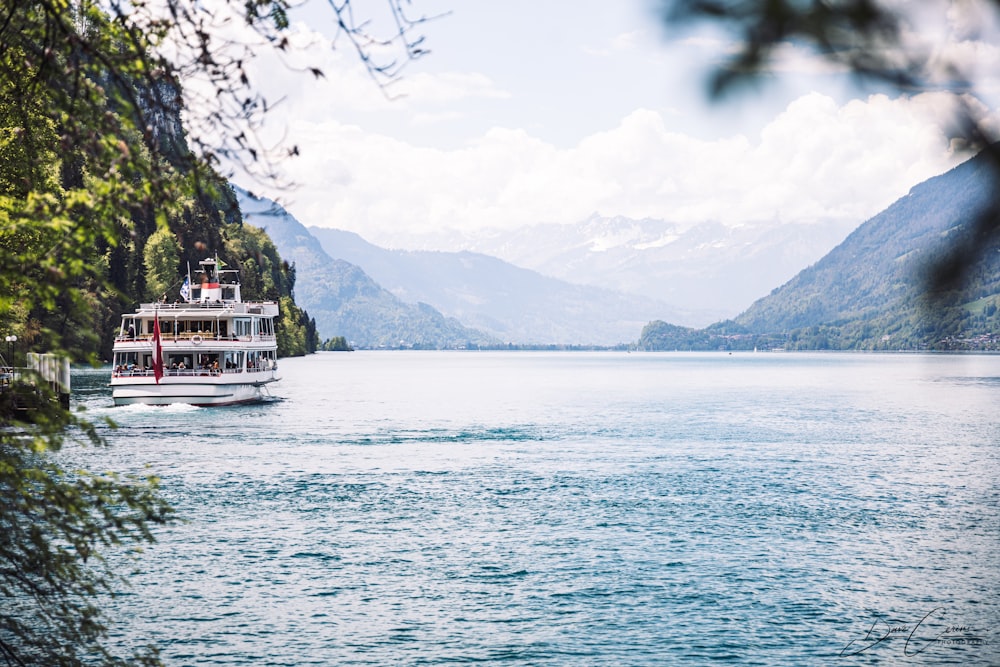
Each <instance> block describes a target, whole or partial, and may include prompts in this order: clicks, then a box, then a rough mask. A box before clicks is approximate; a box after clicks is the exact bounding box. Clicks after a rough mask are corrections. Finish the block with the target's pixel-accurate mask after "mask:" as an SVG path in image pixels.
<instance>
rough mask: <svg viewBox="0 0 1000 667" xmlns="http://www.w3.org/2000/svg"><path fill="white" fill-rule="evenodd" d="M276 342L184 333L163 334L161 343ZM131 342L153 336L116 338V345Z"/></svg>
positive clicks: (263, 337) (262, 336) (271, 338)
mask: <svg viewBox="0 0 1000 667" xmlns="http://www.w3.org/2000/svg"><path fill="white" fill-rule="evenodd" d="M274 340H276V337H275V336H274V335H273V334H260V335H257V336H237V335H236V334H229V335H226V336H220V335H218V334H213V333H211V332H206V333H200V332H197V331H185V332H182V333H177V334H175V333H161V334H160V341H161V342H163V343H168V342H176V341H180V342H191V343H200V342H202V341H213V342H218V343H252V342H266V343H269V342H271V341H274ZM130 341H135V342H149V343H151V342H152V341H153V334H135V335H132V334H127V333H126V334H118V335H117V336H115V342H116V343H127V342H130Z"/></svg>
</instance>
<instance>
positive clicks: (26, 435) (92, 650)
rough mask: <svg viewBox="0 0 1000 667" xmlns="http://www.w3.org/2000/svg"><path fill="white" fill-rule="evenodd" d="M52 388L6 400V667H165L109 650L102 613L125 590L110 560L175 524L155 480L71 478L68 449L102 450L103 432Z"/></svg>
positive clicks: (34, 385)
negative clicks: (60, 454) (64, 451)
mask: <svg viewBox="0 0 1000 667" xmlns="http://www.w3.org/2000/svg"><path fill="white" fill-rule="evenodd" d="M54 405H58V404H57V403H56V402H55V401H54V398H53V397H52V396H51V394H50V393H49V392H48V391H47V389H46V388H45V386H44V384H42V383H38V382H24V383H14V384H13V385H8V386H6V387H5V390H4V391H2V392H0V416H2V417H3V423H4V424H5V426H4V428H3V429H2V431H0V598H2V599H3V601H4V602H3V607H2V609H3V611H2V613H0V661H2V662H3V664H9V665H46V666H47V665H83V664H88V665H135V664H158V660H157V658H156V652H155V650H153V649H150V648H147V649H144V650H142V651H140V652H138V653H136V654H134V655H131V656H129V657H128V658H126V659H122V658H118V657H115V656H114V655H112V653H111V652H110V651H109V650H108V649H107V648H106V647H105V646H104V644H103V639H104V637H105V635H106V633H107V627H106V626H105V624H104V622H103V620H102V617H101V614H100V611H99V607H98V601H99V599H100V597H101V596H105V595H113V594H115V593H116V592H117V591H118V590H119V589H120V587H121V585H122V584H123V582H124V580H123V579H122V578H121V577H120V576H118V575H117V574H116V573H115V571H114V568H113V567H112V566H111V565H110V564H109V562H108V561H107V560H105V554H106V553H109V552H118V556H119V557H120V556H121V553H120V552H121V551H122V549H124V548H125V546H126V545H128V544H141V543H143V542H152V541H153V535H152V532H151V526H153V525H155V524H160V523H163V522H165V521H167V520H168V519H169V518H170V515H171V510H170V507H169V506H168V505H167V504H166V503H165V502H164V501H163V499H162V498H161V497H160V496H159V494H158V491H157V487H158V484H157V480H156V478H155V477H146V478H140V477H137V476H126V477H120V476H119V475H117V474H115V473H105V474H93V473H88V472H86V471H81V470H75V471H67V470H64V469H63V468H62V467H60V465H59V464H58V463H57V462H56V459H55V458H54V457H53V452H55V451H57V450H59V449H60V448H61V447H62V446H63V444H64V442H65V441H66V440H67V439H69V440H70V441H74V442H75V443H76V444H90V445H101V444H102V443H101V439H100V438H99V437H98V435H97V432H96V430H95V429H94V427H93V426H92V425H90V424H88V423H87V422H85V421H84V420H82V419H81V418H79V417H78V416H76V415H73V414H72V413H69V412H67V411H65V410H62V409H53V408H52V407H51V406H54Z"/></svg>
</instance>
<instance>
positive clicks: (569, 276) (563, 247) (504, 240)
mask: <svg viewBox="0 0 1000 667" xmlns="http://www.w3.org/2000/svg"><path fill="white" fill-rule="evenodd" d="M854 226H855V225H849V226H845V224H844V223H842V222H841V223H838V222H831V221H826V222H823V223H814V224H805V223H795V222H791V223H790V222H775V221H771V222H759V223H753V224H751V223H747V224H741V225H737V226H727V225H723V224H722V223H720V222H714V221H706V222H702V223H701V224H698V225H694V226H681V225H678V224H676V223H673V222H669V221H665V220H657V219H652V218H645V219H642V220H634V219H631V218H626V217H622V216H617V217H604V216H600V215H596V214H595V215H592V216H591V217H589V218H587V219H586V220H584V221H582V222H580V223H577V224H565V225H557V224H539V225H530V226H527V227H521V228H518V229H514V230H505V231H500V230H491V231H478V232H475V233H464V234H462V233H459V232H455V231H449V230H443V231H440V232H438V233H434V234H424V235H421V236H405V235H401V234H400V235H397V236H396V242H397V243H398V244H399V245H405V246H406V247H409V248H421V247H434V248H450V247H462V248H466V249H469V250H473V251H475V252H479V253H482V254H485V255H490V256H493V257H497V258H499V259H503V260H504V261H506V262H509V263H511V264H513V265H516V266H519V267H524V268H527V269H531V270H534V271H537V272H538V273H541V274H543V275H545V276H549V277H552V278H558V279H560V280H564V281H566V282H569V283H572V284H575V285H591V286H598V287H602V288H605V289H611V290H615V291H617V292H619V293H622V294H629V295H634V296H641V297H645V298H648V299H653V300H655V301H658V302H661V303H663V304H669V307H670V310H671V311H672V312H671V313H666V312H665V313H664V317H665V318H666V319H669V320H670V321H671V322H674V323H676V324H682V325H687V326H692V327H702V326H706V325H708V324H710V323H712V322H717V321H719V320H723V319H726V318H731V317H734V316H735V315H737V314H738V313H741V312H742V311H744V310H746V308H747V307H748V306H750V304H751V303H753V302H754V301H755V300H757V299H759V298H760V297H761V296H762V295H764V294H767V293H768V292H770V291H771V290H772V289H773V288H774V287H775V286H777V285H780V284H782V283H784V282H785V281H787V280H789V279H790V278H792V277H793V276H794V275H795V274H796V273H798V272H799V271H800V270H802V269H803V268H805V267H806V266H809V265H810V264H812V263H813V262H815V261H817V260H818V259H820V258H821V257H823V255H824V254H826V253H827V252H829V250H830V249H831V248H833V247H834V246H836V245H837V243H839V242H840V241H842V240H843V239H844V237H846V236H847V234H848V233H850V232H851V230H852V229H853V228H854ZM313 232H314V233H315V228H313ZM344 259H348V261H355V259H352V258H350V257H344ZM356 259H358V263H359V264H361V265H362V266H366V267H367V265H366V264H364V263H363V261H361V258H356Z"/></svg>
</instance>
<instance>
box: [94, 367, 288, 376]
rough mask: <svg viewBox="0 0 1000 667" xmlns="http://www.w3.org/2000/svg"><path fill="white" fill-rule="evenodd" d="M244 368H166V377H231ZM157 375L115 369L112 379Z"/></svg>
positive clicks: (250, 369) (149, 371) (260, 369)
mask: <svg viewBox="0 0 1000 667" xmlns="http://www.w3.org/2000/svg"><path fill="white" fill-rule="evenodd" d="M277 369H278V365H277V364H272V366H271V368H267V365H266V364H261V365H259V366H250V367H248V368H247V369H246V372H247V373H265V372H267V371H271V370H277ZM243 372H244V369H242V368H164V369H163V375H164V377H213V376H218V375H231V374H235V373H243ZM154 375H155V373H154V372H153V369H152V368H115V369H114V370H112V371H111V376H112V377H121V378H127V377H153V376H154Z"/></svg>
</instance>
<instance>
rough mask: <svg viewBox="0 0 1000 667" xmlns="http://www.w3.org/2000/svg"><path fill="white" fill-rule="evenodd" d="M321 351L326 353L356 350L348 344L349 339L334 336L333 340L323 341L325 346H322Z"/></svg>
mask: <svg viewBox="0 0 1000 667" xmlns="http://www.w3.org/2000/svg"><path fill="white" fill-rule="evenodd" d="M319 349H321V350H323V351H324V352H353V351H354V348H353V347H351V344H350V343H348V342H347V339H346V338H344V337H343V336H334V337H333V338H327V339H326V340H325V341H323V345H321V346H320V348H319Z"/></svg>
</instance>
